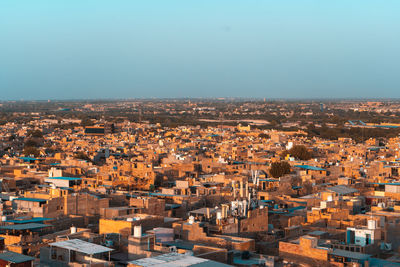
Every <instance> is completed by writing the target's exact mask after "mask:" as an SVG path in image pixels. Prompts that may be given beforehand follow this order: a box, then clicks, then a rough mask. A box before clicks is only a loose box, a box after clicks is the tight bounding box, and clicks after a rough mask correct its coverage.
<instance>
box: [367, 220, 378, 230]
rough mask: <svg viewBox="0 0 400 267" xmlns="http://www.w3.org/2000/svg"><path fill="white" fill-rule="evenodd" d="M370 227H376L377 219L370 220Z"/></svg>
mask: <svg viewBox="0 0 400 267" xmlns="http://www.w3.org/2000/svg"><path fill="white" fill-rule="evenodd" d="M368 229H371V230H373V229H376V221H375V220H368Z"/></svg>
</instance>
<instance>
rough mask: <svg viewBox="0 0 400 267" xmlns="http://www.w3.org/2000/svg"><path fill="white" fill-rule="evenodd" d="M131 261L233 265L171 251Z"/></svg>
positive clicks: (157, 265)
mask: <svg viewBox="0 0 400 267" xmlns="http://www.w3.org/2000/svg"><path fill="white" fill-rule="evenodd" d="M129 263H131V264H135V265H138V266H153V267H173V266H175V267H186V266H196V267H202V266H204V267H206V266H210V267H225V266H231V265H227V264H223V263H220V262H216V261H212V260H208V259H203V258H198V257H195V256H191V255H186V254H178V253H169V254H164V255H160V256H157V257H152V258H144V259H139V260H134V261H130V262H129Z"/></svg>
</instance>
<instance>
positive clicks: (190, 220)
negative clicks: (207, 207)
mask: <svg viewBox="0 0 400 267" xmlns="http://www.w3.org/2000/svg"><path fill="white" fill-rule="evenodd" d="M193 223H194V217H193V216H189V224H193Z"/></svg>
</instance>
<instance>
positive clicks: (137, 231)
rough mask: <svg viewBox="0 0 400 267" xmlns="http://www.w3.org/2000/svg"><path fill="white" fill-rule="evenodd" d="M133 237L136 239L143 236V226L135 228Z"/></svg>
mask: <svg viewBox="0 0 400 267" xmlns="http://www.w3.org/2000/svg"><path fill="white" fill-rule="evenodd" d="M133 236H134V237H141V236H142V226H141V225H135V226H134V227H133Z"/></svg>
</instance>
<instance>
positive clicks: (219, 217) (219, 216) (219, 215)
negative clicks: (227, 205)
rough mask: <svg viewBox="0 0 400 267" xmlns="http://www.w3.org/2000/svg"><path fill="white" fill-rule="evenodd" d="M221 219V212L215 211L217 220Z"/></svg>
mask: <svg viewBox="0 0 400 267" xmlns="http://www.w3.org/2000/svg"><path fill="white" fill-rule="evenodd" d="M221 219H222V212H220V211H217V220H221Z"/></svg>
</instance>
